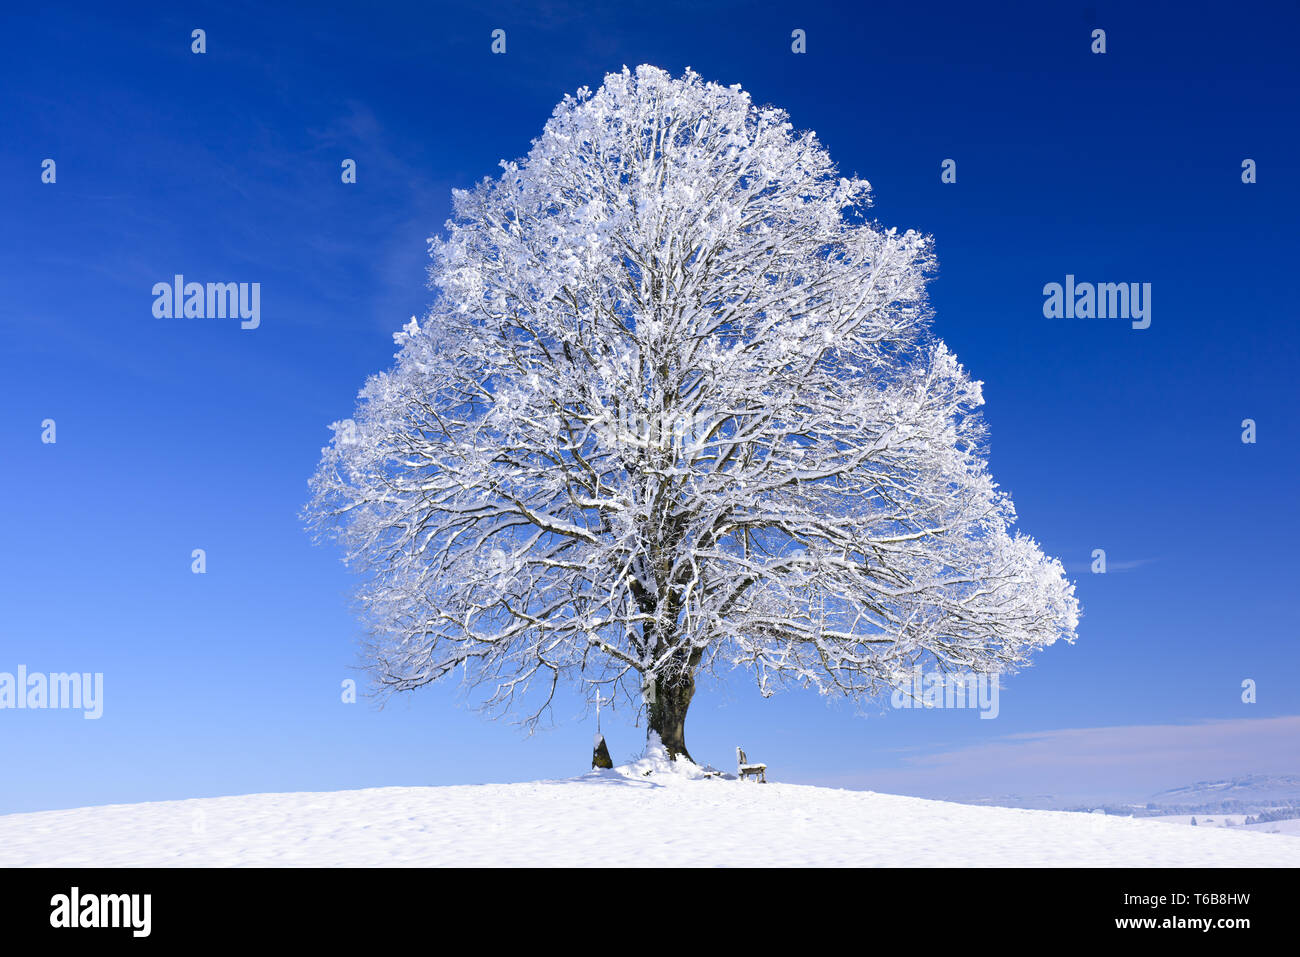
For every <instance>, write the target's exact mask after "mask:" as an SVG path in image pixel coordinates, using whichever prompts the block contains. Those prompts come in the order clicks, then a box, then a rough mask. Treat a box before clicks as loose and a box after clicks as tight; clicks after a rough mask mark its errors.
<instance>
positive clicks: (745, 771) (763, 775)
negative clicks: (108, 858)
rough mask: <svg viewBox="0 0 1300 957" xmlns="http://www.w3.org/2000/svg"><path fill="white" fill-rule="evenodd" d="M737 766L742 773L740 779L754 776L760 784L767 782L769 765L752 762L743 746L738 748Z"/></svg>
mask: <svg viewBox="0 0 1300 957" xmlns="http://www.w3.org/2000/svg"><path fill="white" fill-rule="evenodd" d="M736 766H737V770H738V771H739V773H740V780H742V781H743V780H745V778H746V777H752V778H753V779H754V780H755V781H758V782H759V783H760V784H766V783H767V765H766V764H750V763H749V758H747V757H745V752H744V750H742V749H741V748H736Z"/></svg>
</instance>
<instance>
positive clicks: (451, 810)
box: [0, 763, 1300, 867]
mask: <svg viewBox="0 0 1300 957" xmlns="http://www.w3.org/2000/svg"><path fill="white" fill-rule="evenodd" d="M646 770H650V771H651V772H652V773H651V774H649V775H646V774H644V773H643V772H644V771H646ZM146 865H150V866H152V865H183V866H184V865H188V866H226V865H255V866H276V865H297V866H311V865H326V866H329V865H344V866H365V865H378V866H385V865H388V866H393V865H542V866H547V865H563V866H570V865H648V866H658V865H708V866H716V865H723V866H732V865H783V866H791V865H794V866H800V865H888V866H903V867H912V866H932V865H952V866H963V867H970V866H974V867H979V866H1000V865H1007V866H1053V865H1095V866H1112V867H1143V866H1164V865H1167V866H1214V865H1224V866H1297V865H1300V837H1296V836H1290V835H1286V834H1255V833H1248V832H1245V831H1242V830H1236V829H1226V828H1210V827H1195V828H1193V827H1171V826H1170V825H1169V824H1167V823H1161V822H1158V821H1153V820H1141V819H1138V820H1134V819H1127V818H1116V817H1105V816H1102V815H1094V814H1077V813H1074V814H1072V813H1067V812H1060V811H1034V810H1022V809H1016V808H1000V807H974V806H970V805H963V804H950V803H946V802H942V801H928V800H924V799H921V798H910V797H899V796H895V795H889V794H875V793H872V792H866V791H842V790H833V789H829V788H817V787H807V786H801V785H793V784H776V783H774V784H766V785H762V784H754V783H741V782H738V781H735V780H724V779H717V778H714V779H701V778H698V777H692V776H689V775H684V774H676V773H672V772H670V771H665V770H664V769H663V768H662V767H658V766H655V765H653V764H652V763H646V764H642V765H631V766H627V767H624V768H620V769H618V770H615V771H605V772H593V773H591V774H588V775H584V776H583V777H580V778H574V779H571V780H564V781H544V782H536V783H531V784H484V785H473V786H463V787H408V788H375V789H370V790H361V791H336V792H328V793H300V794H252V795H246V796H241V797H224V798H205V799H199V800H190V801H165V802H158V803H150V804H129V805H112V806H108V807H92V808H81V809H77V810H70V811H44V812H40V813H35V814H12V815H8V816H3V817H0V866H5V867H13V866H106V867H116V866H146Z"/></svg>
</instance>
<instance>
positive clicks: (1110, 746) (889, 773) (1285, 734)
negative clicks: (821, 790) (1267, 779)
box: [819, 715, 1300, 800]
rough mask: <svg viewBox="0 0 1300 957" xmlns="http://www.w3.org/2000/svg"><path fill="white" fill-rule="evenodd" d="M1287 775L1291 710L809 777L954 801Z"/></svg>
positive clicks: (1047, 736) (1297, 745)
mask: <svg viewBox="0 0 1300 957" xmlns="http://www.w3.org/2000/svg"><path fill="white" fill-rule="evenodd" d="M1297 772H1300V715H1289V716H1284V717H1275V718H1237V719H1230V720H1209V721H1201V722H1197V723H1193V724H1154V725H1127V726H1120V727H1109V728H1068V729H1061V730H1053V731H1041V732H1026V733H1020V734H1010V735H1005V736H1003V737H999V738H996V739H993V740H991V741H988V742H985V743H982V744H978V745H972V746H969V747H963V748H958V749H955V750H950V751H939V752H933V753H930V754H922V755H912V756H908V757H903V758H902V759H901V760H900V762H899V766H897V767H894V768H884V769H879V770H870V771H862V772H859V773H855V774H850V775H843V776H840V777H838V778H836V779H835V780H823V781H820V782H819V783H824V784H831V785H835V786H839V787H864V788H869V789H871V790H876V791H888V792H895V793H900V794H915V795H920V796H924V797H948V798H954V799H969V798H976V797H994V796H999V795H1007V794H1025V795H1028V794H1039V795H1041V794H1054V795H1059V796H1061V797H1062V798H1064V799H1067V800H1068V799H1071V798H1078V799H1084V798H1089V799H1092V798H1112V799H1116V800H1122V799H1139V798H1142V797H1144V796H1147V795H1150V794H1153V793H1155V792H1156V791H1160V790H1163V789H1165V788H1171V787H1177V786H1180V785H1185V784H1189V783H1192V782H1196V781H1206V780H1216V779H1223V778H1232V777H1240V776H1243V775H1247V774H1256V773H1258V774H1295V773H1297Z"/></svg>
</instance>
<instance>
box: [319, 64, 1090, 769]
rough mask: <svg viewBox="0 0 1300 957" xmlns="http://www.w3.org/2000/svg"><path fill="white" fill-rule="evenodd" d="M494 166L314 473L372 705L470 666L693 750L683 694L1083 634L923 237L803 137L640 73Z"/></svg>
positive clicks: (904, 665)
mask: <svg viewBox="0 0 1300 957" xmlns="http://www.w3.org/2000/svg"><path fill="white" fill-rule="evenodd" d="M501 165H502V169H503V173H502V174H501V175H500V177H498V178H496V179H485V180H484V181H483V182H482V183H480V184H479V185H478V186H477V187H476V188H474V189H472V190H468V191H461V190H458V191H456V192H455V194H454V203H453V209H454V212H453V218H452V219H451V220H449V221H448V223H447V224H446V235H445V237H443V238H440V239H431V240H430V251H431V255H432V259H433V265H432V266H431V268H430V274H431V277H432V286H433V288H434V289H435V290H436V298H435V301H434V303H433V305H432V306H431V308H430V312H429V314H428V316H427V317H426V318H425V319H424V320H423V321H422V322H417V321H416V320H415V319H414V318H413V319H412V320H411V321H410V323H409V324H408V325H406V326H405V328H404V329H403V331H402V332H400V333H398V334H397V335H396V336H395V337H394V338H395V339H396V341H397V343H398V344H399V346H400V350H399V352H398V353H397V356H396V364H395V367H394V368H393V369H391V370H390V371H388V372H385V373H382V374H379V375H376V376H373V377H372V378H371V379H370V380H369V381H368V382H367V384H366V386H365V388H364V389H363V390H362V392H361V394H360V403H359V406H358V409H357V412H356V414H355V417H354V418H353V419H349V420H347V421H344V422H339V423H335V424H334V426H333V428H334V430H335V435H334V439H333V441H332V442H331V444H330V445H329V446H328V447H327V448H326V449H324V450H323V458H322V461H321V464H320V467H319V470H318V471H317V473H316V475H315V477H314V478H313V480H312V491H313V497H312V500H311V502H310V504H309V505H308V507H307V509H306V515H307V517H308V518H309V520H310V521H311V522H312V523H313V525H314V526H315V527H316V528H317V529H319V530H322V531H325V532H327V533H332V534H334V535H336V536H337V537H338V538H339V539H340V540H341V542H342V543H343V544H344V546H345V548H346V555H347V561H348V562H349V563H350V564H352V565H353V566H354V567H356V568H357V569H358V570H359V571H361V572H363V573H364V575H363V584H362V586H361V588H360V593H359V597H360V600H361V604H362V606H363V610H364V614H365V616H366V618H367V619H368V620H369V624H370V626H371V635H372V638H371V640H370V642H368V658H369V660H370V662H371V664H372V665H373V668H374V674H375V677H376V679H377V682H378V684H379V685H380V686H381V688H383V689H388V690H407V689H413V688H417V687H419V686H421V685H425V684H428V683H429V682H432V681H435V680H437V679H439V678H442V677H444V676H447V675H451V674H453V673H454V672H456V671H461V673H462V674H463V675H464V677H465V680H466V681H467V682H468V683H469V684H471V685H473V686H476V687H478V688H480V691H481V695H482V701H483V703H484V704H485V705H487V706H488V707H489V708H493V707H497V708H501V709H510V710H519V711H521V712H522V716H523V718H524V719H525V720H526V721H529V722H534V721H536V720H537V719H538V718H539V717H540V716H541V715H542V714H544V713H545V712H546V710H547V708H548V707H549V704H550V702H551V700H552V696H553V694H554V692H555V689H556V688H557V686H558V685H559V683H560V682H562V681H566V680H571V681H573V682H575V683H576V684H577V685H578V686H579V687H580V688H583V689H585V691H586V693H587V694H588V696H590V695H594V694H598V693H600V692H601V691H602V690H604V692H605V693H606V695H607V696H608V695H609V694H610V693H614V692H618V693H619V696H620V698H621V700H623V701H624V702H629V701H630V702H631V703H632V704H633V705H634V706H635V707H642V706H644V707H645V709H646V717H647V725H648V728H649V731H650V732H651V733H656V734H658V735H659V737H660V738H661V739H662V741H663V743H664V745H665V746H666V748H667V750H668V752H669V753H670V754H671V755H673V756H674V757H676V756H679V755H680V756H684V757H686V758H688V759H689V757H690V755H689V753H688V752H687V750H686V742H685V720H686V712H687V708H688V706H689V705H690V703H691V698H692V696H693V694H694V692H695V681H696V677H697V675H698V674H700V673H701V672H702V671H706V670H707V671H709V672H717V671H722V670H739V671H742V672H747V673H748V674H749V675H751V676H752V678H753V679H754V680H755V681H756V683H757V687H758V690H759V691H760V693H761V694H763V695H768V694H770V693H771V692H772V691H773V690H774V689H775V688H777V687H778V686H780V685H783V684H792V685H798V686H803V687H808V688H815V689H817V690H818V691H820V692H822V693H824V694H838V695H846V696H850V697H853V698H866V697H870V696H873V695H876V694H878V693H880V692H882V691H885V690H887V689H889V688H892V687H893V686H894V685H895V684H897V683H898V682H899V681H900V680H901V678H902V677H903V676H904V675H905V674H907V673H908V672H909V671H911V670H912V669H913V668H915V667H917V666H919V665H923V664H924V665H926V666H928V667H932V668H938V669H941V670H945V671H962V672H979V673H999V672H1004V671H1008V670H1011V669H1014V668H1015V667H1016V666H1018V665H1022V664H1024V663H1025V662H1026V661H1027V660H1028V657H1029V655H1030V654H1031V653H1032V652H1033V651H1035V650H1036V649H1039V648H1041V647H1043V646H1045V645H1048V644H1051V643H1052V642H1054V641H1056V640H1057V639H1058V638H1062V637H1063V638H1065V639H1067V640H1071V641H1072V640H1073V639H1074V632H1075V628H1076V626H1077V620H1078V606H1077V603H1076V601H1075V598H1074V588H1073V585H1071V584H1070V583H1069V582H1068V581H1067V580H1066V577H1065V574H1064V570H1063V568H1062V566H1061V564H1060V562H1058V561H1057V560H1055V559H1048V558H1046V557H1045V556H1044V555H1043V553H1042V552H1041V551H1040V549H1039V548H1038V546H1037V545H1036V544H1035V542H1034V541H1033V540H1031V539H1030V538H1027V537H1025V536H1023V535H1021V534H1019V533H1014V534H1013V532H1012V531H1011V526H1012V525H1013V523H1014V521H1015V514H1014V510H1013V506H1012V504H1011V502H1010V501H1009V500H1008V498H1007V497H1006V496H1005V494H1003V493H1002V492H1000V491H999V490H998V487H997V486H996V484H995V483H994V482H993V480H992V479H991V478H990V476H989V473H988V471H987V467H986V464H985V460H984V449H983V440H984V438H985V429H984V426H983V424H982V421H981V419H980V417H979V415H978V414H977V409H978V407H979V406H980V405H981V403H982V398H981V394H980V383H979V382H977V381H974V380H972V379H971V378H970V377H969V376H968V375H967V374H966V372H965V371H964V370H963V368H962V367H961V365H959V364H958V362H957V360H956V359H955V358H954V357H953V355H952V354H951V353H950V352H949V351H948V350H947V349H946V348H945V346H944V345H943V343H942V342H940V341H939V340H938V339H937V338H935V337H934V336H933V335H932V334H931V333H930V331H929V319H930V315H929V309H928V307H927V303H926V297H925V288H924V283H925V275H926V273H927V271H928V270H929V269H930V267H931V265H932V252H931V243H930V241H929V239H928V238H926V237H924V236H922V235H920V234H918V233H916V232H912V231H908V232H905V233H901V234H900V233H899V232H897V231H896V230H894V229H882V228H879V227H877V226H876V225H874V224H873V223H872V222H870V221H868V220H866V219H865V218H864V210H865V208H866V207H867V206H868V205H869V191H870V186H869V184H868V183H867V182H866V181H864V180H862V179H859V178H856V177H848V176H842V175H840V174H839V173H838V171H837V169H836V166H835V165H834V164H833V163H832V162H831V159H830V157H829V155H828V154H827V152H826V150H825V149H824V148H823V147H822V146H821V144H820V143H819V142H818V140H817V137H816V135H815V134H814V133H811V132H804V133H801V132H797V131H795V130H794V129H793V128H792V126H791V124H790V122H789V119H788V117H787V115H786V114H785V113H784V112H783V111H781V110H779V109H775V108H773V107H756V106H755V105H754V104H753V103H752V102H751V100H750V98H749V96H748V95H747V94H746V93H744V92H743V91H742V90H741V89H740V88H739V87H738V86H731V87H727V86H719V85H717V84H713V83H706V82H704V81H702V80H701V78H700V77H699V76H698V75H696V74H695V73H693V72H690V71H688V72H687V73H686V74H685V76H683V77H681V78H673V77H671V76H669V75H668V74H666V73H665V72H663V71H662V70H659V69H656V68H653V67H649V66H642V67H639V68H638V69H637V70H636V71H635V72H632V71H629V70H627V69H626V68H625V69H624V70H623V71H622V72H621V73H613V74H610V75H608V76H606V77H605V81H604V85H603V86H602V87H601V88H600V89H599V90H597V91H596V92H595V93H592V92H591V91H590V90H588V89H587V88H583V89H581V90H579V91H578V92H577V95H576V96H566V97H565V98H564V100H563V102H561V103H560V104H559V105H558V106H557V107H556V109H555V111H554V114H553V116H552V117H551V119H550V120H549V121H548V122H547V124H546V126H545V128H544V130H543V132H542V135H541V136H540V137H539V138H538V139H536V140H535V141H534V142H533V144H532V149H531V151H530V152H529V154H528V156H527V157H526V158H525V159H523V160H520V161H517V162H509V163H502V164H501Z"/></svg>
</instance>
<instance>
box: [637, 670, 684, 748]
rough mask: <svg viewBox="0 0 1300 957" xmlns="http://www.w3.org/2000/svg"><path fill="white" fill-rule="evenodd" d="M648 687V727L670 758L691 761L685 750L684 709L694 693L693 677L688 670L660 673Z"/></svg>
mask: <svg viewBox="0 0 1300 957" xmlns="http://www.w3.org/2000/svg"><path fill="white" fill-rule="evenodd" d="M650 690H651V695H650V702H649V706H648V708H647V711H648V722H649V730H650V731H651V732H653V733H655V734H657V735H659V740H660V741H662V742H663V745H664V749H665V750H666V751H667V752H668V756H669V757H670V758H672V759H673V760H674V761H676V760H677V758H678V757H679V756H680V757H683V758H685V759H686V760H687V761H690V762H691V763H692V764H694V763H695V759H694V758H692V757H691V753H690V752H689V751H687V750H686V709H687V708H689V707H690V706H691V698H693V697H695V677H694V676H693V675H692V674H690V673H689V672H684V673H681V674H675V675H660V676H658V677H656V678H655V683H654V686H653V687H652V688H651V689H650Z"/></svg>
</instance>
